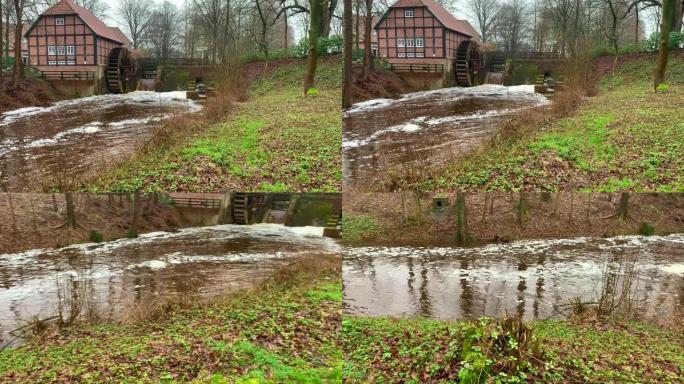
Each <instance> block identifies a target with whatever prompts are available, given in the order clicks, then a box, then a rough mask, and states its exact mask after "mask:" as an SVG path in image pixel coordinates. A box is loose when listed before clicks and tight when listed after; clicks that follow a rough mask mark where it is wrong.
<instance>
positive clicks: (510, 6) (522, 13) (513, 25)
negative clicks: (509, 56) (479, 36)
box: [493, 0, 529, 52]
mask: <svg viewBox="0 0 684 384" xmlns="http://www.w3.org/2000/svg"><path fill="white" fill-rule="evenodd" d="M527 15H528V14H527V6H526V3H525V1H524V0H511V1H510V2H508V3H506V4H504V5H502V6H501V8H500V9H499V12H498V13H497V15H496V17H495V19H496V20H495V23H494V27H493V29H494V30H495V33H496V34H497V36H498V40H499V43H500V45H501V46H502V47H503V49H504V50H505V51H506V52H515V51H518V50H521V49H522V48H523V45H524V42H525V39H526V38H527V36H528V31H529V28H528V27H529V26H528V23H527Z"/></svg>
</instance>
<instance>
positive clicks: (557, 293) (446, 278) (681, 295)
mask: <svg viewBox="0 0 684 384" xmlns="http://www.w3.org/2000/svg"><path fill="white" fill-rule="evenodd" d="M343 274H344V306H345V312H346V313H348V314H353V315H361V316H409V317H411V316H425V317H430V318H436V319H450V320H455V319H468V318H476V317H480V316H493V317H496V316H501V315H504V314H506V313H508V314H510V315H520V316H522V317H524V318H526V319H544V318H549V317H560V318H562V317H564V313H565V312H567V310H568V309H569V306H568V305H567V304H568V303H570V301H571V300H572V299H574V298H580V299H581V301H582V302H597V301H598V299H599V298H600V297H602V296H603V297H606V298H608V299H612V298H618V299H619V298H620V297H623V298H625V297H627V296H626V295H621V293H622V292H627V291H628V292H629V293H630V295H629V297H630V298H631V299H630V300H631V302H632V303H633V304H635V305H637V306H638V311H639V313H641V314H643V315H645V316H647V317H648V318H649V319H652V320H654V321H656V322H663V323H667V322H668V321H670V320H672V319H673V318H675V317H676V316H682V314H684V234H676V235H670V236H654V237H641V236H625V237H615V238H607V239H602V238H577V239H568V240H539V241H519V242H514V243H510V244H505V245H488V246H484V247H476V248H413V247H400V248H387V247H369V248H347V249H346V250H345V256H344V264H343ZM627 282H631V284H626V283H627ZM602 292H607V293H608V294H610V295H612V296H611V297H608V295H603V294H602ZM615 302H617V300H616V301H615Z"/></svg>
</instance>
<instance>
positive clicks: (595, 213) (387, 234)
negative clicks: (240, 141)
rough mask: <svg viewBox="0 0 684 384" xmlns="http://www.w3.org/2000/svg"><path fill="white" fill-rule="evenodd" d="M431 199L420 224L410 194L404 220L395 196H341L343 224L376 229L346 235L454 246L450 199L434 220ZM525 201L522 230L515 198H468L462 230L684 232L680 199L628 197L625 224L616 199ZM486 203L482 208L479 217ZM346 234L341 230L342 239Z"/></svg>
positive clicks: (492, 238)
mask: <svg viewBox="0 0 684 384" xmlns="http://www.w3.org/2000/svg"><path fill="white" fill-rule="evenodd" d="M433 196H435V194H423V195H421V198H420V208H421V209H420V211H421V218H420V219H419V218H418V214H417V209H416V203H415V195H414V194H413V193H406V194H405V201H406V214H405V216H404V214H403V213H402V203H401V201H402V200H401V194H400V193H394V194H387V193H384V194H372V193H366V194H363V193H345V194H344V215H345V222H347V223H348V222H352V223H353V221H354V218H356V217H365V218H370V219H371V220H373V221H375V222H376V223H377V227H378V228H377V229H371V230H365V233H363V234H362V235H360V236H351V237H354V238H353V239H352V241H351V242H352V243H355V244H369V245H370V244H381V245H392V246H399V245H424V246H436V245H455V239H456V230H455V229H456V222H455V221H456V211H455V207H454V203H455V196H454V195H444V196H449V206H448V208H446V209H445V210H444V211H443V212H442V213H440V214H437V215H436V214H435V213H434V209H433V207H432V198H433ZM525 196H527V198H528V201H529V210H528V213H527V214H526V215H524V216H523V220H522V226H521V225H520V223H519V222H518V215H517V213H518V211H517V206H518V203H519V201H520V194H517V193H489V194H486V193H477V194H473V193H471V194H468V195H467V197H466V212H467V227H468V234H469V235H470V237H471V238H472V243H473V244H474V245H476V244H486V243H496V242H507V241H512V240H519V239H557V238H575V237H581V236H592V237H609V236H618V235H626V234H639V228H640V226H641V225H642V223H648V224H650V225H652V226H654V227H655V232H656V234H670V233H681V232H684V194H633V195H631V196H630V200H629V217H628V218H627V219H625V220H622V219H620V218H619V217H617V216H616V211H617V207H618V201H619V199H620V195H619V194H585V193H569V192H568V193H560V194H546V195H545V194H541V193H534V194H526V195H525ZM485 201H487V209H486V214H485V215H484V216H483V214H484V213H485V208H484V207H485ZM492 201H493V208H491V204H492ZM557 203H558V204H557ZM350 225H351V224H350ZM345 233H346V232H345V228H343V237H344V236H345ZM346 239H349V237H347V238H346Z"/></svg>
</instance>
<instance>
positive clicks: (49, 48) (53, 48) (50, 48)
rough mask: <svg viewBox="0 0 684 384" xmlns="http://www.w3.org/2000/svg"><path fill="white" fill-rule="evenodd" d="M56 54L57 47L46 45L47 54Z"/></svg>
mask: <svg viewBox="0 0 684 384" xmlns="http://www.w3.org/2000/svg"><path fill="white" fill-rule="evenodd" d="M56 54H57V47H55V46H54V45H48V56H55V55H56Z"/></svg>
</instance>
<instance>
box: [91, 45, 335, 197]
mask: <svg viewBox="0 0 684 384" xmlns="http://www.w3.org/2000/svg"><path fill="white" fill-rule="evenodd" d="M305 68H306V65H305V62H304V61H293V62H291V63H289V64H287V65H283V66H279V67H277V68H276V69H275V70H273V71H270V72H269V73H268V74H267V75H265V76H261V77H259V78H258V79H257V80H256V81H254V82H253V83H252V85H251V87H250V90H249V94H250V96H249V99H248V100H247V101H246V102H244V103H240V104H239V105H237V106H236V107H235V110H234V111H233V113H231V114H230V116H229V117H228V119H227V121H225V122H222V123H219V124H216V125H213V126H211V127H209V128H208V129H206V130H203V131H202V132H200V133H198V134H196V135H194V136H191V137H187V138H184V139H183V140H181V141H180V142H178V143H175V144H174V145H172V146H171V147H170V148H161V149H159V150H156V151H155V150H152V151H147V153H145V154H144V155H140V156H135V157H134V158H133V159H131V160H129V161H126V162H124V163H123V164H121V165H119V166H116V167H114V169H112V170H110V171H107V172H106V173H105V174H104V175H102V176H100V177H98V178H97V179H96V180H95V181H94V182H92V183H90V184H89V185H86V188H87V189H89V190H95V191H131V190H135V189H140V188H142V189H143V190H148V191H188V192H206V191H216V190H226V189H232V190H241V191H253V190H257V191H285V190H286V191H310V192H314V191H326V192H329V191H338V190H340V188H341V171H340V169H341V165H340V164H341V159H340V148H341V145H342V144H341V140H342V122H341V116H340V113H341V112H340V111H341V91H340V86H341V82H342V80H341V76H342V65H341V62H340V60H339V58H328V59H322V60H321V62H320V63H319V68H318V71H317V83H316V84H317V85H316V86H317V91H318V92H317V94H315V95H310V96H304V94H303V90H302V85H301V84H302V79H303V77H304V72H305Z"/></svg>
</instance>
